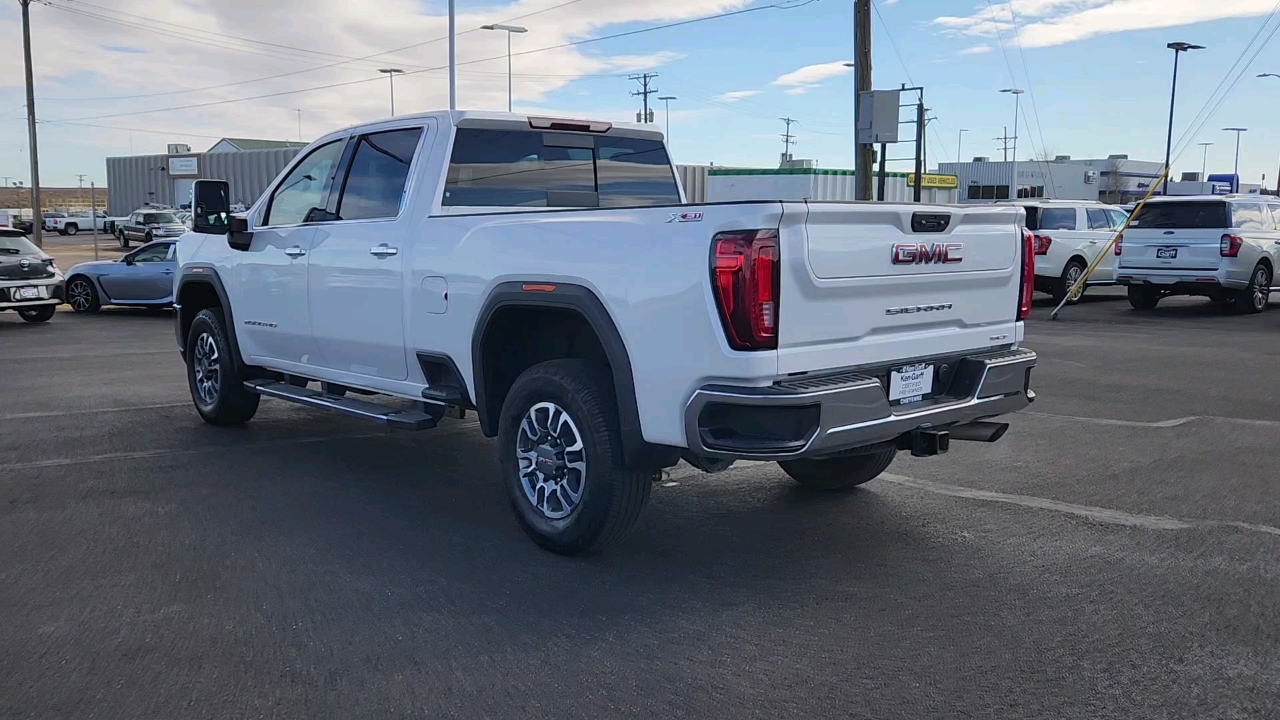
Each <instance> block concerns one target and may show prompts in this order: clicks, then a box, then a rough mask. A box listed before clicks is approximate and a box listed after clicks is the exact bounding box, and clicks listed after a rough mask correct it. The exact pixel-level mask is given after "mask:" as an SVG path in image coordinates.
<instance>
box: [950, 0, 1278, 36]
mask: <svg viewBox="0 0 1280 720" xmlns="http://www.w3.org/2000/svg"><path fill="white" fill-rule="evenodd" d="M1273 8H1275V2H1274V0H1213V1H1210V0H1009V2H1005V3H1000V4H996V5H991V6H986V7H980V8H979V9H978V11H977V12H975V13H973V14H972V15H967V16H941V17H937V18H934V20H933V23H934V24H935V25H936V26H938V27H940V28H942V29H943V30H944V31H945V32H948V33H951V34H955V35H962V36H969V37H983V38H986V37H994V36H995V35H996V34H997V33H1008V34H1006V35H1005V38H1006V39H1010V36H1011V34H1012V33H1013V32H1014V31H1015V28H1017V37H1018V39H1019V40H1021V42H1022V45H1023V46H1024V47H1051V46H1055V45H1064V44H1066V43H1071V42H1076V41H1078V40H1085V39H1087V38H1091V37H1095V36H1098V35H1108V34H1113V33H1119V32H1126V31H1129V30H1146V29H1151V28H1167V27H1178V26H1183V25H1193V24H1197V23H1205V22H1211V21H1214V20H1225V19H1229V18H1245V17H1259V16H1262V15H1266V14H1268V13H1270V12H1271V11H1272V9H1273ZM1015 20H1016V23H1015Z"/></svg>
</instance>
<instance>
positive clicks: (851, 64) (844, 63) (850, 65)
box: [840, 62, 858, 67]
mask: <svg viewBox="0 0 1280 720" xmlns="http://www.w3.org/2000/svg"><path fill="white" fill-rule="evenodd" d="M840 64H841V65H842V66H844V67H857V66H858V65H857V63H851V62H842V63H840Z"/></svg>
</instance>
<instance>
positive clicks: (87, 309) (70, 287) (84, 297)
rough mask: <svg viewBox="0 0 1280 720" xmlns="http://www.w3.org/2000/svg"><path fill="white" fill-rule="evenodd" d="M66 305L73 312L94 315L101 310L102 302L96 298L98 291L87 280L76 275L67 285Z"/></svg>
mask: <svg viewBox="0 0 1280 720" xmlns="http://www.w3.org/2000/svg"><path fill="white" fill-rule="evenodd" d="M67 304H68V305H70V306H71V309H72V310H73V311H74V312H78V313H96V312H98V310H100V309H102V301H101V300H99V298H98V289H97V288H95V287H94V286H93V283H92V282H90V280H89V278H87V277H84V276H82V275H77V276H76V277H73V278H71V280H70V281H69V282H68V283H67Z"/></svg>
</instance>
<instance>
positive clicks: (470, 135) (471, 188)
mask: <svg viewBox="0 0 1280 720" xmlns="http://www.w3.org/2000/svg"><path fill="white" fill-rule="evenodd" d="M595 191H596V178H595V158H594V153H593V151H592V150H591V149H590V148H565V147H547V146H545V145H543V133H540V132H533V131H520V130H475V129H469V128H459V129H458V130H457V134H456V135H455V137H454V142H453V156H452V157H451V158H450V159H449V174H448V176H447V177H446V178H445V186H444V197H443V199H442V200H441V204H442V205H444V206H446V207H447V206H457V205H461V206H470V207H477V206H479V207H547V206H548V202H547V194H548V193H556V192H566V193H594V192H595ZM553 204H554V203H553Z"/></svg>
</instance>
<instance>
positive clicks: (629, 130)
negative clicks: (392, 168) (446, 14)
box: [318, 110, 662, 140]
mask: <svg viewBox="0 0 1280 720" xmlns="http://www.w3.org/2000/svg"><path fill="white" fill-rule="evenodd" d="M428 118H434V119H435V120H437V121H438V122H440V123H441V124H442V125H445V124H447V125H453V126H455V127H475V128H491V129H501V128H504V127H505V128H510V129H516V128H519V129H532V130H548V131H554V132H592V133H595V134H600V135H610V136H615V137H616V136H625V137H638V138H645V139H651V140H662V133H661V132H659V131H657V130H654V129H652V128H651V127H650V126H647V125H637V124H635V123H614V122H609V121H604V120H589V119H582V118H561V117H549V116H542V115H522V114H519V113H507V112H491V111H487V110H434V111H430V112H423V113H414V114H412V115H396V116H395V117H389V118H383V119H381V120H375V121H372V122H366V123H359V124H356V125H350V126H347V127H345V128H342V129H340V130H334V131H333V132H329V133H325V134H324V135H323V136H322V137H320V138H318V140H325V139H328V138H330V137H335V136H339V135H346V134H350V133H352V132H358V131H366V130H370V129H374V128H379V127H382V126H386V127H395V126H399V125H403V124H405V123H406V122H411V121H415V120H417V121H420V120H424V119H428ZM575 126H576V127H575Z"/></svg>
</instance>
